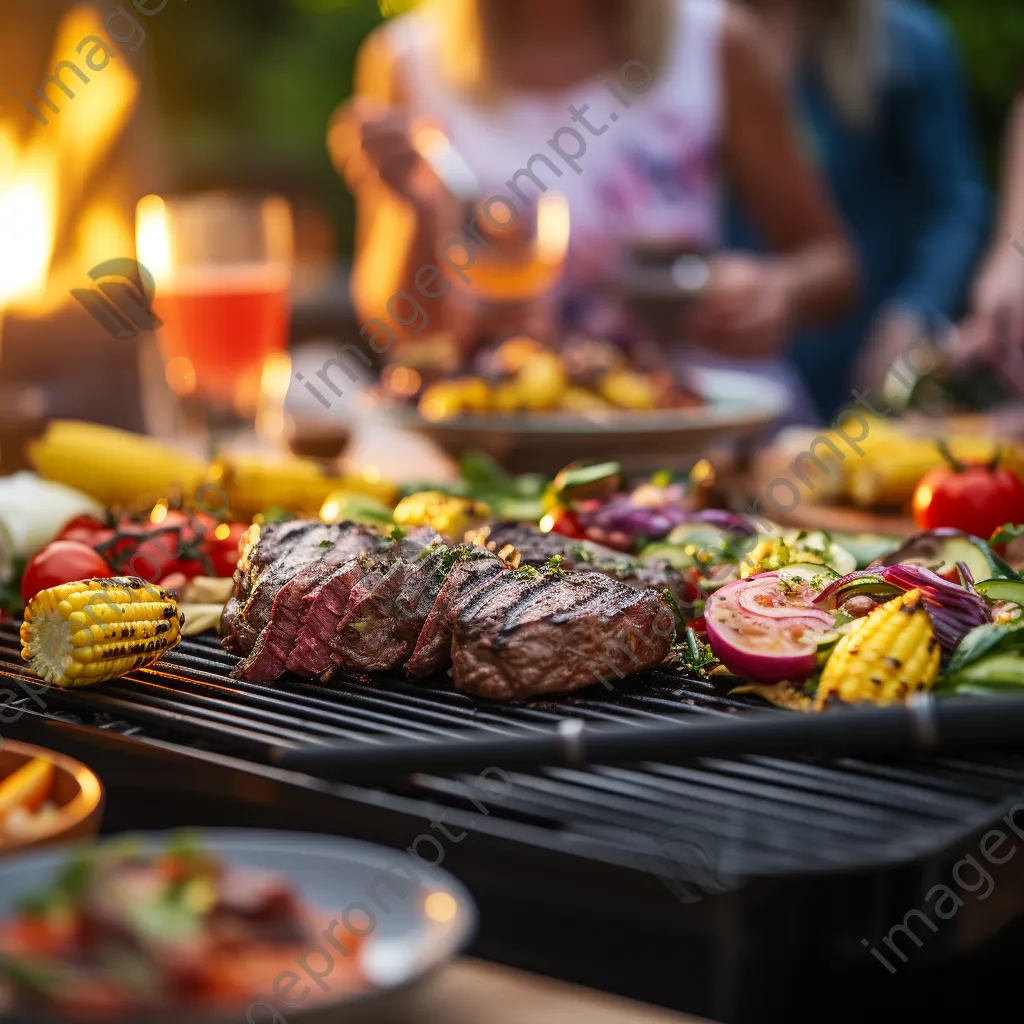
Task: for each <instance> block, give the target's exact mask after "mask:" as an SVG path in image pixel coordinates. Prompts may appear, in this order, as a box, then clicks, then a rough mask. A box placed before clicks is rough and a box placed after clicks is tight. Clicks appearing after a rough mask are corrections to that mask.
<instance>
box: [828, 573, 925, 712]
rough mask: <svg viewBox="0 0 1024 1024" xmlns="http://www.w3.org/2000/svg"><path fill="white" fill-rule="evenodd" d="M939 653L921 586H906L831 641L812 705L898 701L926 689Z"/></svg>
mask: <svg viewBox="0 0 1024 1024" xmlns="http://www.w3.org/2000/svg"><path fill="white" fill-rule="evenodd" d="M941 656H942V652H941V650H940V649H939V642H938V641H937V640H936V639H935V633H934V631H933V630H932V623H931V619H929V618H928V613H927V612H926V611H925V610H924V606H923V604H922V601H921V591H920V590H908V591H907V592H906V593H905V594H901V595H900V596H899V597H897V598H894V599H893V600H892V601H890V602H889V603H888V604H884V605H882V606H881V607H879V608H876V609H875V610H874V611H873V612H872V613H871V614H870V615H868V616H866V617H865V618H863V619H861V620H860V621H859V622H858V623H857V625H856V626H854V628H853V630H852V631H851V632H850V633H848V634H847V635H846V636H844V637H843V638H842V640H840V641H839V643H838V644H836V648H835V650H834V651H833V652H832V655H831V657H830V658H829V659H828V662H827V663H826V665H825V670H824V671H823V672H822V674H821V682H820V683H819V684H818V694H817V698H816V700H815V710H817V711H820V710H821V709H822V707H824V705H825V702H826V701H827V700H828V699H829V698H830V697H835V698H838V699H839V700H841V701H843V702H844V703H848V704H854V703H858V702H860V701H867V702H870V703H873V704H898V703H900V701H902V700H903V699H904V698H905V697H906V696H907V695H908V694H909V693H911V692H912V691H914V690H928V689H931V687H932V684H933V683H934V682H935V677H936V676H937V675H938V674H939V659H940V657H941Z"/></svg>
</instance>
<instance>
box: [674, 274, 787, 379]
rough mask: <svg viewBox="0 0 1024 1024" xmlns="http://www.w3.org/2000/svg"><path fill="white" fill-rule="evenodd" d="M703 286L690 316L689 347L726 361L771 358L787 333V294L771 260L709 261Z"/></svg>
mask: <svg viewBox="0 0 1024 1024" xmlns="http://www.w3.org/2000/svg"><path fill="white" fill-rule="evenodd" d="M710 269H711V274H710V279H709V281H708V285H707V288H706V290H705V291H704V293H703V294H702V295H701V297H700V299H699V301H698V303H697V305H696V307H695V308H694V309H693V311H692V316H691V318H690V323H689V328H690V330H691V332H692V336H693V339H694V341H696V342H697V343H698V344H700V345H702V346H703V347H704V348H708V349H712V350H714V351H716V352H722V353H725V354H726V355H734V356H743V357H747V358H752V359H757V358H763V357H767V356H773V355H777V354H778V353H779V352H781V351H782V350H783V348H784V347H785V345H786V341H787V339H788V336H789V334H790V332H791V330H792V328H793V309H792V292H791V290H790V287H789V283H788V280H787V277H786V275H785V273H784V272H783V270H782V268H781V267H780V266H779V265H778V264H777V263H775V262H774V261H772V260H771V259H762V258H758V257H755V256H746V255H733V254H727V255H723V256H718V257H716V258H714V259H713V260H712V261H711V268H710Z"/></svg>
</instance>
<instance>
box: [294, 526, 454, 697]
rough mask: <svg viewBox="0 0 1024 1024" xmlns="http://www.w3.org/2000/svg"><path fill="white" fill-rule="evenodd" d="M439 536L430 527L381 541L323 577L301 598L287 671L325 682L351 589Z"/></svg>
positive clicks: (410, 556)
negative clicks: (368, 575)
mask: <svg viewBox="0 0 1024 1024" xmlns="http://www.w3.org/2000/svg"><path fill="white" fill-rule="evenodd" d="M439 541H440V535H439V534H438V533H437V532H436V531H435V530H432V529H430V528H429V527H422V528H416V529H413V530H410V531H409V532H408V533H407V534H406V535H405V536H404V537H403V538H402V539H401V540H400V541H395V540H393V539H391V538H390V537H388V538H382V539H381V543H380V545H379V547H378V548H377V549H376V550H375V551H371V552H367V553H366V554H363V555H360V556H359V557H358V558H355V559H350V560H349V561H347V562H345V563H344V564H341V565H339V566H338V567H337V568H334V569H333V570H332V571H330V572H329V573H327V574H326V575H322V576H321V577H320V578H319V579H318V580H317V581H316V582H315V584H314V585H313V586H312V587H311V588H310V589H309V590H307V591H306V593H305V594H304V595H303V596H302V600H301V605H300V609H299V622H300V625H299V629H298V632H297V634H296V639H295V643H294V644H293V646H292V649H291V652H290V654H289V655H288V659H287V662H286V665H287V668H288V669H289V671H291V672H295V673H296V674H297V675H300V676H305V677H308V678H321V679H327V678H329V677H330V676H331V675H333V674H334V673H335V672H336V671H337V668H338V666H337V665H336V664H335V663H334V662H333V661H332V660H331V649H332V647H333V646H334V645H335V644H336V643H337V642H338V637H337V630H338V624H339V623H340V622H341V621H342V619H343V618H344V617H345V613H346V609H347V608H348V604H349V598H350V595H351V593H352V588H353V587H354V586H355V585H356V584H357V583H358V582H359V581H360V580H361V579H362V578H363V576H364V575H366V574H368V573H374V572H376V571H378V570H381V569H385V570H386V569H389V568H391V567H392V566H393V565H394V564H395V563H396V561H398V560H401V559H413V558H416V557H417V556H418V555H419V554H421V553H422V552H423V550H424V549H425V548H426V547H428V546H429V545H431V544H435V543H437V542H439Z"/></svg>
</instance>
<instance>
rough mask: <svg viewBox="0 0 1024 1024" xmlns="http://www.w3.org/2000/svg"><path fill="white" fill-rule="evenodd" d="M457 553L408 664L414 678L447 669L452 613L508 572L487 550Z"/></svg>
mask: <svg viewBox="0 0 1024 1024" xmlns="http://www.w3.org/2000/svg"><path fill="white" fill-rule="evenodd" d="M457 553H458V556H457V560H456V562H455V564H454V565H453V566H452V569H451V571H450V572H449V573H448V578H447V579H446V580H445V581H444V584H443V585H442V586H441V589H440V590H439V591H438V594H437V598H436V599H435V601H434V605H433V607H432V608H431V609H430V613H429V614H428V615H427V618H426V621H425V622H424V623H423V628H422V629H421V630H420V634H419V636H418V637H417V639H416V646H415V647H414V648H413V652H412V656H411V657H410V658H409V660H408V661H407V662H406V663H405V671H406V672H407V673H408V675H409V676H410V677H411V678H413V679H422V678H423V677H424V676H429V675H433V674H434V673H435V672H440V671H441V670H442V669H445V668H447V667H448V665H449V664H450V663H451V650H452V622H451V615H452V612H453V611H455V610H456V609H457V608H458V607H459V605H460V604H461V603H462V602H464V601H466V600H467V599H469V598H470V597H472V595H473V594H475V593H476V592H477V591H478V590H480V589H481V588H482V587H484V586H486V585H487V584H488V583H491V582H493V580H494V579H495V577H496V576H497V575H498V574H499V573H502V572H507V571H508V570H507V567H506V565H505V563H504V562H502V560H501V559H500V558H498V556H497V555H494V554H492V553H491V552H490V551H488V550H487V549H486V548H481V547H477V546H475V545H461V546H460V547H459V548H458V549H457Z"/></svg>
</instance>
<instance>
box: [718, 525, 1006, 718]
mask: <svg viewBox="0 0 1024 1024" xmlns="http://www.w3.org/2000/svg"><path fill="white" fill-rule="evenodd" d="M1017 533H1019V530H1018V529H1017V528H1016V527H1012V526H1009V525H1007V526H1006V527H1003V528H1001V529H1000V530H998V531H997V532H996V533H995V534H994V535H993V538H992V543H989V542H986V541H984V540H981V539H980V538H978V537H973V536H971V535H970V534H966V533H962V532H960V531H957V530H951V529H945V530H936V531H927V532H925V533H922V534H919V535H918V536H916V537H912V538H910V539H909V540H907V541H906V542H904V543H903V544H901V545H899V546H898V547H895V548H894V549H893V550H891V551H890V552H888V553H886V554H885V555H883V556H882V557H879V558H877V559H875V560H874V561H873V562H872V563H871V564H870V565H868V566H866V567H864V568H860V569H856V570H854V571H852V572H850V571H846V572H845V574H840V571H838V563H839V562H840V561H841V562H842V563H843V567H844V569H845V568H846V567H847V566H848V559H849V558H850V557H851V556H850V553H849V552H848V551H847V550H846V549H845V548H843V547H842V546H839V545H837V544H836V543H835V542H834V541H833V540H831V538H829V537H827V535H820V536H815V537H814V538H813V547H814V549H815V550H811V551H805V552H804V553H803V554H802V555H801V556H794V553H793V551H792V550H791V549H790V547H789V545H788V544H786V543H785V542H784V541H782V540H781V539H780V540H776V541H769V540H767V539H765V540H761V541H759V542H758V543H757V544H756V545H755V546H754V547H753V549H752V551H751V553H750V554H749V555H747V556H744V557H741V558H739V559H737V560H736V565H735V567H734V569H735V573H736V574H737V575H738V576H739V577H740V578H739V579H738V580H736V579H732V580H728V581H727V582H726V583H725V585H717V586H716V585H715V583H714V581H712V580H710V579H709V578H708V577H707V576H706V577H705V583H706V588H705V620H706V631H707V645H708V649H709V651H710V653H711V654H712V655H713V656H714V657H715V658H716V659H717V660H718V661H719V662H720V665H719V667H718V668H717V669H716V670H715V672H714V674H715V675H717V676H722V677H725V676H729V675H731V676H735V677H737V678H738V679H740V680H742V681H743V682H742V684H741V685H740V686H739V687H737V688H736V689H737V692H747V693H757V694H759V695H760V696H762V697H764V698H765V699H767V700H769V701H771V702H772V703H775V704H778V705H780V706H784V707H790V708H800V709H803V710H808V711H821V710H824V709H826V708H829V707H832V706H834V705H843V704H858V703H871V704H894V703H899V702H901V701H903V700H905V699H906V698H907V697H908V696H909V695H910V694H912V693H914V692H916V691H920V690H925V691H927V690H932V689H935V690H936V691H937V692H957V693H981V692H992V691H995V690H1001V691H1005V689H1006V688H1007V687H1013V686H1024V577H1022V576H1021V574H1019V573H1017V572H1016V571H1015V570H1014V569H1013V568H1012V567H1011V566H1009V565H1008V564H1007V563H1006V562H1005V561H1003V560H1002V558H1001V557H1000V556H999V554H998V553H997V550H996V548H997V547H998V544H999V543H1000V542H1001V541H1003V540H1005V538H1007V537H1012V536H1014V535H1016V534H1017ZM806 540H807V538H806V537H804V538H802V542H803V543H806ZM837 554H838V557H837ZM795 557H802V558H803V559H804V561H802V562H797V561H795ZM830 562H832V563H833V564H829V563H830ZM765 568H770V569H772V570H773V571H770V572H765V571H762V570H764V569H765Z"/></svg>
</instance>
